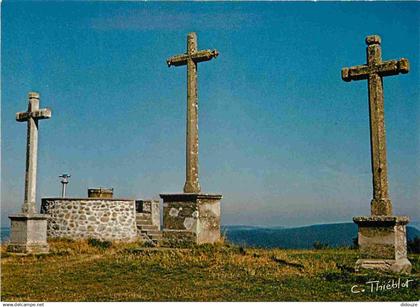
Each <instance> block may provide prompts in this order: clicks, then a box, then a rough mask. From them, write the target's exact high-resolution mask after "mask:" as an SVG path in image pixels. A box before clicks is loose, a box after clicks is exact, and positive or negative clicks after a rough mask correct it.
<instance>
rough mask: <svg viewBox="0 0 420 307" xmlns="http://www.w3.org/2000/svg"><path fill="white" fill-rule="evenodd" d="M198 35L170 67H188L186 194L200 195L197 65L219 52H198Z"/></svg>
mask: <svg viewBox="0 0 420 307" xmlns="http://www.w3.org/2000/svg"><path fill="white" fill-rule="evenodd" d="M197 49H198V48H197V35H196V34H195V33H194V32H193V33H189V34H188V37H187V52H186V53H184V54H181V55H175V56H173V57H171V58H169V59H168V60H167V61H166V63H167V64H168V67H170V66H181V65H187V137H186V153H187V154H186V180H185V185H184V193H200V191H201V188H200V183H199V181H198V96H197V63H199V62H205V61H210V60H211V59H212V58H215V57H217V56H218V55H219V53H218V52H217V50H199V51H198V50H197Z"/></svg>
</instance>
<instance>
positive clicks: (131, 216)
mask: <svg viewBox="0 0 420 307" xmlns="http://www.w3.org/2000/svg"><path fill="white" fill-rule="evenodd" d="M41 213H45V214H49V215H50V216H51V217H50V218H49V219H48V228H47V235H48V237H50V238H57V237H65V238H71V239H82V238H95V239H100V240H121V241H134V240H136V238H137V227H136V208H135V201H134V200H122V199H98V198H89V199H88V198H78V199H75V198H44V199H42V204H41Z"/></svg>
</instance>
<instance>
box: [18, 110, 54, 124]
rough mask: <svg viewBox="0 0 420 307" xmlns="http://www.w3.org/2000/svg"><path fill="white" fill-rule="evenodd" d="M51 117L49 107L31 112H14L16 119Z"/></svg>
mask: <svg viewBox="0 0 420 307" xmlns="http://www.w3.org/2000/svg"><path fill="white" fill-rule="evenodd" d="M50 117H51V110H50V109H39V110H35V111H32V112H18V113H16V121H18V122H26V121H28V119H29V118H34V119H47V118H50Z"/></svg>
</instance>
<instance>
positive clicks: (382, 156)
mask: <svg viewBox="0 0 420 307" xmlns="http://www.w3.org/2000/svg"><path fill="white" fill-rule="evenodd" d="M366 44H367V48H366V55H367V64H366V65H360V66H353V67H350V68H343V69H342V70H341V77H342V79H343V80H344V81H347V82H349V81H352V80H365V79H367V80H368V90H369V115H370V143H371V159H372V161H371V163H372V174H373V199H372V201H371V215H392V204H391V200H390V199H389V194H388V176H387V161H386V144H385V121H384V94H383V84H382V77H384V76H392V75H398V74H399V73H402V74H406V73H408V70H409V64H408V60H407V59H404V58H402V59H400V60H390V61H382V56H381V38H380V37H379V36H378V35H371V36H368V37H366Z"/></svg>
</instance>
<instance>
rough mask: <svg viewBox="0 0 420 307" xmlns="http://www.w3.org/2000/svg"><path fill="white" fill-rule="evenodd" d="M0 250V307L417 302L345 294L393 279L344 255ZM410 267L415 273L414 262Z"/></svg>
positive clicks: (82, 244)
mask: <svg viewBox="0 0 420 307" xmlns="http://www.w3.org/2000/svg"><path fill="white" fill-rule="evenodd" d="M4 248H5V247H4V246H2V249H1V251H2V259H1V264H2V277H1V280H2V290H1V291H2V292H1V294H2V300H5V301H169V300H172V301H173V300H175V301H335V300H346V301H359V300H385V301H389V300H405V301H406V300H416V299H417V298H418V297H419V294H420V293H419V287H418V283H417V281H416V283H415V284H414V285H412V287H410V288H409V289H399V290H398V291H393V292H391V291H389V292H386V293H364V294H357V295H356V294H353V293H351V291H350V289H351V286H352V285H354V284H362V283H364V282H366V281H367V280H370V279H372V278H380V279H387V278H388V279H389V278H394V277H395V276H385V275H377V274H376V275H372V273H365V274H355V273H353V272H351V267H352V266H353V264H354V262H355V260H356V257H357V255H356V252H355V251H353V250H349V249H329V250H322V251H310V250H281V249H272V250H269V249H253V248H249V249H248V248H247V249H244V248H241V247H237V246H229V245H226V244H223V243H221V244H217V245H214V246H210V245H204V246H199V247H194V248H184V249H153V248H145V247H144V246H142V245H141V244H139V243H130V244H127V243H120V244H113V245H112V246H111V247H109V248H106V249H101V248H99V247H95V246H92V245H91V244H89V243H88V242H87V241H68V240H54V241H51V242H50V248H51V253H50V254H49V255H42V256H26V257H16V256H11V255H8V254H7V253H5V249H4ZM410 260H411V261H412V262H413V263H414V265H415V270H416V272H418V270H419V257H418V255H417V256H415V257H412V258H411V259H410ZM411 278H412V279H413V278H414V279H416V278H418V274H416V273H415V274H414V275H412V277H411Z"/></svg>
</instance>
